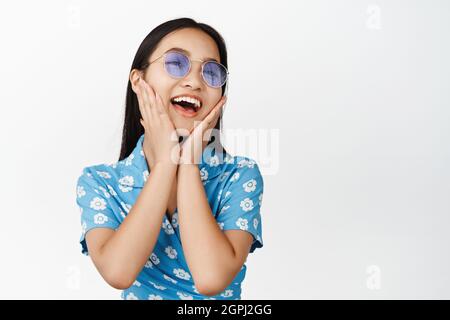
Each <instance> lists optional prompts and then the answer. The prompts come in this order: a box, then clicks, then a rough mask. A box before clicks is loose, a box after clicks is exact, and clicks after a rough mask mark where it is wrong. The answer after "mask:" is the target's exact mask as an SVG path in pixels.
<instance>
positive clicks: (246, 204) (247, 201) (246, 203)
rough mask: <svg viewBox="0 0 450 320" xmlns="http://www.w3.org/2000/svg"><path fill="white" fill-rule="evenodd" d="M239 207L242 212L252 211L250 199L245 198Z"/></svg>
mask: <svg viewBox="0 0 450 320" xmlns="http://www.w3.org/2000/svg"><path fill="white" fill-rule="evenodd" d="M240 206H241V208H242V210H244V211H245V212H247V211H250V210H252V209H253V201H252V199H249V198H245V199H244V200H242V201H241V204H240Z"/></svg>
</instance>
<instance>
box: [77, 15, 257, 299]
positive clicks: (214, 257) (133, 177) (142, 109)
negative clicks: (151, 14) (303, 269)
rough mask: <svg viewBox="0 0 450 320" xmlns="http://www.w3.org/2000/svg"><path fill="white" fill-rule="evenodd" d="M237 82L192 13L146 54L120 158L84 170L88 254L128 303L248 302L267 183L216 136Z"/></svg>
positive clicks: (140, 60) (218, 41)
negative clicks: (246, 282)
mask: <svg viewBox="0 0 450 320" xmlns="http://www.w3.org/2000/svg"><path fill="white" fill-rule="evenodd" d="M227 76H228V70H227V52H226V47H225V43H224V41H223V38H222V37H221V36H220V34H219V33H217V31H215V30H214V29H213V28H212V27H210V26H208V25H206V24H203V23H197V22H196V21H194V20H192V19H189V18H180V19H175V20H171V21H167V22H165V23H163V24H161V25H160V26H158V27H156V28H155V29H154V30H153V31H151V32H150V34H149V35H148V36H147V37H146V38H145V39H144V41H143V42H142V44H141V45H140V47H139V49H138V51H137V53H136V56H135V58H134V61H133V64H132V67H131V72H130V75H129V82H128V88H127V97H126V110H125V122H124V127H123V137H122V149H121V152H120V157H119V160H118V161H117V162H115V163H112V164H99V165H93V166H89V167H86V168H84V169H83V172H82V175H81V176H80V177H79V179H78V182H77V200H76V201H77V204H78V205H79V206H80V209H81V225H82V235H81V239H80V243H81V246H82V253H83V254H85V255H90V257H91V259H92V261H93V263H94V265H95V267H96V268H97V270H98V271H99V273H100V274H101V275H102V277H103V278H104V279H105V281H106V282H107V283H109V284H110V285H111V286H113V287H114V288H117V289H123V291H122V295H121V297H122V298H123V299H240V295H241V283H242V281H243V279H244V277H245V273H246V266H245V261H246V259H247V256H248V254H249V252H253V251H254V250H255V249H256V248H260V247H262V246H263V241H262V228H261V227H262V225H261V215H260V208H261V201H262V195H263V179H262V176H261V173H260V171H259V168H258V165H257V164H256V162H255V161H254V160H252V159H250V158H248V157H243V156H231V155H230V154H229V153H228V152H227V151H226V150H225V149H224V148H223V147H222V145H221V143H220V134H213V133H216V132H217V130H220V120H221V118H222V110H223V105H224V103H225V99H226V96H224V93H225V92H226V91H225V89H226V85H227V84H226V81H227ZM205 137H206V138H205Z"/></svg>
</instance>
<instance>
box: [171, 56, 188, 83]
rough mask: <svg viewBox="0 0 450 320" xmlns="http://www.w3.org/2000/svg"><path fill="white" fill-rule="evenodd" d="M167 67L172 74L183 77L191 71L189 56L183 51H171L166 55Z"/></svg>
mask: <svg viewBox="0 0 450 320" xmlns="http://www.w3.org/2000/svg"><path fill="white" fill-rule="evenodd" d="M165 67H166V70H167V72H168V73H169V74H170V75H172V76H174V77H176V78H182V77H184V76H185V75H186V74H187V73H188V71H189V58H188V57H186V56H185V55H184V54H182V53H178V52H169V53H167V55H166V59H165Z"/></svg>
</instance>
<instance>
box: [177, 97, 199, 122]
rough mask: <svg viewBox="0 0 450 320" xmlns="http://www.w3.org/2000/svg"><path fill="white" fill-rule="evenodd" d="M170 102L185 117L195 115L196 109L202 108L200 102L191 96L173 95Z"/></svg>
mask: <svg viewBox="0 0 450 320" xmlns="http://www.w3.org/2000/svg"><path fill="white" fill-rule="evenodd" d="M170 103H171V104H172V106H173V107H174V108H175V109H176V110H177V111H179V112H180V113H181V114H182V115H183V116H187V117H193V116H195V115H197V113H198V111H199V110H200V109H201V108H202V102H201V101H199V100H197V99H192V98H184V97H174V98H172V99H170Z"/></svg>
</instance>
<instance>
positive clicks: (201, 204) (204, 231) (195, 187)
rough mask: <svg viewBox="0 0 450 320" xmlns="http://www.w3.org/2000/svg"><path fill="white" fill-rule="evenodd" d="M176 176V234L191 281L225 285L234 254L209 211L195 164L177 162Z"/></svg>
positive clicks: (205, 284)
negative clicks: (177, 230) (181, 245)
mask: <svg viewBox="0 0 450 320" xmlns="http://www.w3.org/2000/svg"><path fill="white" fill-rule="evenodd" d="M177 175H178V177H177V197H178V198H177V201H178V221H179V227H180V236H181V242H182V244H183V251H184V254H185V257H186V262H187V264H188V266H189V269H190V271H191V273H192V277H193V278H194V282H195V283H196V285H197V286H198V287H199V286H203V287H206V288H214V287H215V288H217V287H220V286H222V285H227V284H228V283H230V282H231V281H232V280H233V278H234V277H235V274H236V270H233V267H232V266H233V265H236V264H234V263H232V262H233V260H234V259H235V253H234V249H233V247H232V245H231V243H230V242H229V241H228V239H227V237H226V236H225V234H224V233H223V232H222V230H221V229H220V228H219V226H218V225H217V221H216V219H215V218H214V216H213V214H212V212H211V208H210V206H209V203H208V200H207V197H206V194H205V190H204V187H203V183H202V181H201V179H200V173H199V170H198V167H197V166H196V165H180V166H179V168H178V174H177ZM237 271H238V270H237ZM205 290H209V289H205Z"/></svg>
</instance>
